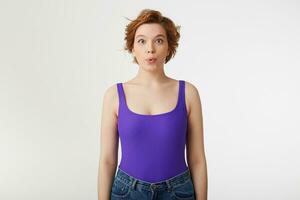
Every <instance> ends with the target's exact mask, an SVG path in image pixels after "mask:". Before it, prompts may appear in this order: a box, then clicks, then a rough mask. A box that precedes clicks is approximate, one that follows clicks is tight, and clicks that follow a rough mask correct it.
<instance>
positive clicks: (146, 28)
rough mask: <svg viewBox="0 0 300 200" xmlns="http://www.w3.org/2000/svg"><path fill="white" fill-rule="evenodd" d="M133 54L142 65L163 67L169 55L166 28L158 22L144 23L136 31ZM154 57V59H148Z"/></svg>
mask: <svg viewBox="0 0 300 200" xmlns="http://www.w3.org/2000/svg"><path fill="white" fill-rule="evenodd" d="M132 54H133V55H134V56H135V57H136V59H137V61H138V63H139V65H140V66H143V67H147V68H155V67H162V66H163V65H164V63H165V59H166V57H167V55H168V40H167V36H166V31H165V29H164V28H163V27H162V26H161V25H160V24H156V23H151V24H142V25H141V26H139V27H138V29H137V30H136V33H135V38H134V45H133V49H132ZM149 58H154V60H150V61H149V60H147V59H149Z"/></svg>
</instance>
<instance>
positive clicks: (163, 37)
mask: <svg viewBox="0 0 300 200" xmlns="http://www.w3.org/2000/svg"><path fill="white" fill-rule="evenodd" d="M159 36H161V37H163V38H165V36H164V35H163V34H158V35H157V36H155V38H156V37H159ZM138 37H146V36H145V35H137V36H136V38H138Z"/></svg>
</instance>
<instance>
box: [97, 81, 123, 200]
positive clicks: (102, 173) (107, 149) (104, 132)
mask: <svg viewBox="0 0 300 200" xmlns="http://www.w3.org/2000/svg"><path fill="white" fill-rule="evenodd" d="M117 95H118V93H117V88H116V85H113V86H111V87H110V88H108V89H107V91H106V92H105V94H104V98H103V104H102V116H101V131H100V132H101V137H100V158H99V168H98V200H109V199H110V193H111V188H112V183H113V179H114V176H115V172H116V168H117V164H118V146H119V137H118V132H117V115H116V113H117V112H116V108H117V105H118V96H117Z"/></svg>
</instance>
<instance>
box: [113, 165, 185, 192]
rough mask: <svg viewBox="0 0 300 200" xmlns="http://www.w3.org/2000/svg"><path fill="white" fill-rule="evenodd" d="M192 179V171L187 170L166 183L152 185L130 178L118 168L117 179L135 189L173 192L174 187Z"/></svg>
mask: <svg viewBox="0 0 300 200" xmlns="http://www.w3.org/2000/svg"><path fill="white" fill-rule="evenodd" d="M190 178H191V174H190V170H189V168H187V169H186V170H185V171H184V172H182V173H180V174H178V175H176V176H173V177H171V178H169V179H167V180H165V181H160V182H155V183H150V182H147V181H143V180H140V179H137V178H134V177H133V176H130V175H129V174H127V173H126V172H124V171H123V170H122V169H120V168H119V167H118V170H117V174H116V179H117V180H119V181H121V182H123V183H124V184H126V185H128V186H130V187H132V188H133V189H135V188H137V187H139V188H141V189H144V190H151V191H153V190H171V188H172V187H175V186H178V185H181V184H184V183H185V182H186V181H188V180H189V179H190Z"/></svg>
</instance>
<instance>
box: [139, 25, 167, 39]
mask: <svg viewBox="0 0 300 200" xmlns="http://www.w3.org/2000/svg"><path fill="white" fill-rule="evenodd" d="M158 35H160V36H162V37H166V31H165V29H164V28H163V27H162V26H161V25H160V24H157V23H151V24H142V25H141V26H139V27H138V29H137V30H136V32H135V37H136V38H137V37H149V38H154V37H156V36H158Z"/></svg>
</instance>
